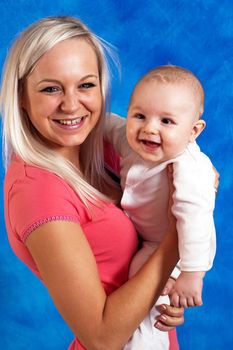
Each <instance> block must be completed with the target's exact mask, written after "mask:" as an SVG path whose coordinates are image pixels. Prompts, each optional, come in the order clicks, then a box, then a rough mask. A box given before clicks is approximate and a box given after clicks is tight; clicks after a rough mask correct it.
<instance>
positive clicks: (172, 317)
mask: <svg viewBox="0 0 233 350" xmlns="http://www.w3.org/2000/svg"><path fill="white" fill-rule="evenodd" d="M156 309H157V310H158V311H159V312H160V313H161V314H160V315H159V316H158V318H157V320H156V322H155V325H154V326H155V327H156V328H157V329H159V330H160V331H163V332H167V331H170V330H172V329H173V328H174V327H176V326H180V325H181V324H183V323H184V308H183V307H175V306H172V305H167V304H162V305H158V306H156Z"/></svg>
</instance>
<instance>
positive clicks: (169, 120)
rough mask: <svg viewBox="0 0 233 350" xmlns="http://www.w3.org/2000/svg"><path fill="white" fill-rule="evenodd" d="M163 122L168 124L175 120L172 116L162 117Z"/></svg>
mask: <svg viewBox="0 0 233 350" xmlns="http://www.w3.org/2000/svg"><path fill="white" fill-rule="evenodd" d="M162 123H163V124H167V125H170V124H174V122H173V120H172V119H170V118H162Z"/></svg>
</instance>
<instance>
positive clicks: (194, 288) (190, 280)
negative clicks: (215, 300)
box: [170, 271, 205, 307]
mask: <svg viewBox="0 0 233 350" xmlns="http://www.w3.org/2000/svg"><path fill="white" fill-rule="evenodd" d="M204 276H205V272H202V271H192V272H189V271H182V272H181V274H180V276H179V277H178V279H177V280H176V281H175V283H174V285H173V287H172V290H171V292H170V301H171V304H172V305H174V306H176V307H179V306H183V307H189V306H200V305H202V287H203V278H204Z"/></svg>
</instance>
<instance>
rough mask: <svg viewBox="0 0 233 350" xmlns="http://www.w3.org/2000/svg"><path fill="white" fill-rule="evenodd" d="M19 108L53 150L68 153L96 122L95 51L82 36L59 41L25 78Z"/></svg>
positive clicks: (97, 83) (98, 101) (98, 95)
mask: <svg viewBox="0 0 233 350" xmlns="http://www.w3.org/2000/svg"><path fill="white" fill-rule="evenodd" d="M22 108H23V109H24V111H25V113H26V114H27V116H28V118H29V119H30V121H31V122H32V124H33V125H34V127H35V128H36V129H37V131H38V132H39V133H40V134H41V136H42V138H44V139H46V140H47V141H49V143H48V144H50V145H51V147H52V148H53V149H55V150H56V151H57V152H60V153H62V154H64V152H65V153H66V154H69V152H71V153H72V152H73V151H72V150H71V148H73V150H74V149H75V150H76V152H77V150H79V146H80V145H81V144H82V143H83V142H84V141H85V139H86V138H87V137H88V135H89V133H90V132H91V131H92V129H93V128H94V127H95V126H96V124H97V123H98V120H99V117H100V114H101V109H102V95H101V88H100V80H99V70H98V63H97V59H96V54H95V52H94V50H93V48H92V47H91V45H90V44H89V43H87V42H86V41H84V40H82V39H77V38H75V39H69V40H64V41H62V42H60V43H59V44H57V45H55V46H54V47H53V48H52V49H51V50H49V51H48V52H47V53H46V54H45V55H44V56H42V58H41V59H40V60H39V61H38V63H37V65H36V67H35V69H34V70H33V72H32V73H31V74H30V75H29V76H28V78H27V79H26V84H25V90H24V92H23V96H22Z"/></svg>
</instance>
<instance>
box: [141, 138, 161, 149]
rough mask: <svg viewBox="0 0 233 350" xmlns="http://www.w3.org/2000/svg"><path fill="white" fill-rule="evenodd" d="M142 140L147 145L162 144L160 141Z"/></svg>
mask: <svg viewBox="0 0 233 350" xmlns="http://www.w3.org/2000/svg"><path fill="white" fill-rule="evenodd" d="M140 142H142V143H143V144H144V145H146V146H157V147H158V146H160V143H158V142H154V141H148V140H140Z"/></svg>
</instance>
